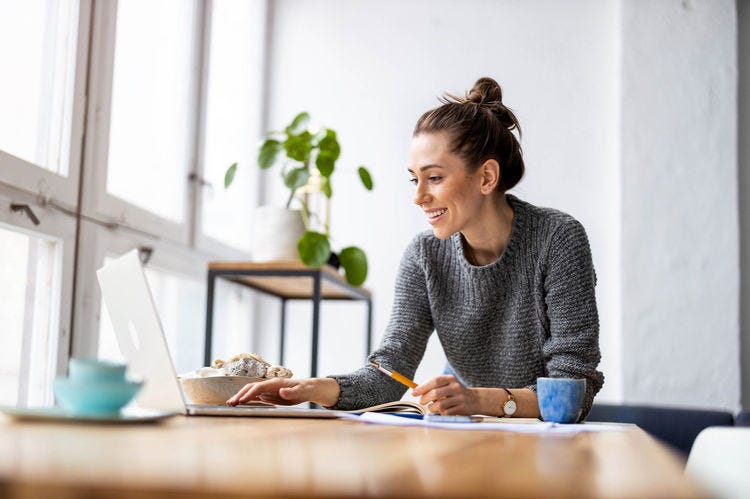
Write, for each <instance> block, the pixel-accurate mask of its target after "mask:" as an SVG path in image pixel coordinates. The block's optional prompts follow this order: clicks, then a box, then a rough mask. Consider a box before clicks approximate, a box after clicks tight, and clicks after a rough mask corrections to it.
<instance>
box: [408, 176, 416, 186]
mask: <svg viewBox="0 0 750 499" xmlns="http://www.w3.org/2000/svg"><path fill="white" fill-rule="evenodd" d="M409 182H411V183H412V184H414V185H417V179H416V178H413V177H412V178H410V179H409Z"/></svg>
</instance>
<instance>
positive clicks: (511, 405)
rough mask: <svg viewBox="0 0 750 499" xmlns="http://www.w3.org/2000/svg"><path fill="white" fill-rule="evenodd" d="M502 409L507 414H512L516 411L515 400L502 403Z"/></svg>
mask: <svg viewBox="0 0 750 499" xmlns="http://www.w3.org/2000/svg"><path fill="white" fill-rule="evenodd" d="M503 411H504V412H505V414H506V415H507V416H512V415H513V414H515V412H516V402H515V401H514V400H508V401H507V402H506V403H505V404H503Z"/></svg>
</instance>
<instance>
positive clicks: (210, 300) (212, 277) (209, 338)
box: [203, 270, 216, 366]
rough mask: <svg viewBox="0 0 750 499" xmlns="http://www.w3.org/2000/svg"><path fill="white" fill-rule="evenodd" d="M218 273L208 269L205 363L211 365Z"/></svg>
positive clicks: (204, 345)
mask: <svg viewBox="0 0 750 499" xmlns="http://www.w3.org/2000/svg"><path fill="white" fill-rule="evenodd" d="M215 283H216V274H215V273H214V272H213V271H211V270H209V271H208V290H207V293H206V335H205V339H204V344H203V365H204V366H210V365H211V347H212V346H213V330H214V284H215Z"/></svg>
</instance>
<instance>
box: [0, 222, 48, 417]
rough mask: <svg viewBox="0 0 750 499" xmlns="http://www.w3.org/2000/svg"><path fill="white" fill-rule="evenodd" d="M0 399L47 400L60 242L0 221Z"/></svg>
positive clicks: (18, 401)
mask: <svg viewBox="0 0 750 499" xmlns="http://www.w3.org/2000/svg"><path fill="white" fill-rule="evenodd" d="M0 247H2V248H3V265H2V266H0V282H2V283H3V285H2V286H0V303H2V306H0V324H3V348H1V349H0V404H9V405H20V406H28V405H42V404H45V403H48V402H49V401H50V395H51V387H50V382H51V379H52V377H53V375H54V369H55V365H56V358H57V353H58V352H57V345H58V343H57V341H56V339H57V331H58V326H59V324H58V320H59V315H58V314H59V300H60V284H61V279H60V277H61V275H60V256H61V251H60V241H56V240H53V239H50V238H47V237H43V236H42V237H40V236H38V235H32V234H26V233H23V232H20V231H16V230H11V229H10V228H9V227H6V226H2V225H0Z"/></svg>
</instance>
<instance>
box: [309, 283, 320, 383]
mask: <svg viewBox="0 0 750 499" xmlns="http://www.w3.org/2000/svg"><path fill="white" fill-rule="evenodd" d="M320 297H321V290H320V272H316V273H315V275H313V316H312V323H313V324H312V359H311V360H310V376H311V377H313V378H314V377H316V376H317V375H318V329H319V324H318V323H319V322H320Z"/></svg>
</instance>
